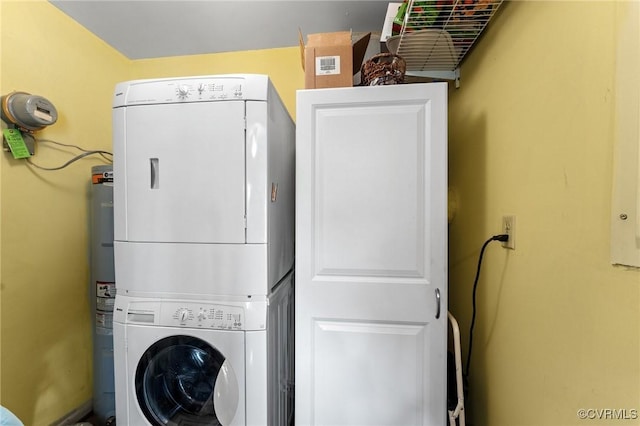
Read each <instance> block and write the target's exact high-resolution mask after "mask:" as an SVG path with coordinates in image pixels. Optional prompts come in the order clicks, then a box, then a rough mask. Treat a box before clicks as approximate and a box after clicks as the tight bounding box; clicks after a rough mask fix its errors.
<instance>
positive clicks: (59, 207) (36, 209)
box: [0, 0, 304, 426]
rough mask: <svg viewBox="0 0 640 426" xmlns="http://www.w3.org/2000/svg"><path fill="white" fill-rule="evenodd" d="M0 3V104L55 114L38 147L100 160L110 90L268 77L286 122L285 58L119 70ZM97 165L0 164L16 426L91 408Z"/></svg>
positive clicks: (76, 34) (41, 17)
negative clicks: (228, 76) (161, 82)
mask: <svg viewBox="0 0 640 426" xmlns="http://www.w3.org/2000/svg"><path fill="white" fill-rule="evenodd" d="M0 1H1V2H0V19H1V20H0V30H1V33H0V35H1V41H2V44H1V48H2V51H1V57H0V58H1V64H0V65H1V79H0V86H1V87H0V93H2V94H6V93H9V92H11V91H12V90H21V91H26V92H30V93H34V94H38V95H41V96H44V97H45V98H47V99H49V100H50V101H51V102H52V103H53V104H54V105H55V106H56V108H57V110H58V112H59V119H58V122H57V123H56V124H54V125H53V126H50V127H48V128H47V129H45V130H43V131H41V132H39V133H38V136H39V137H41V138H48V139H54V140H57V141H60V142H63V143H72V144H77V145H80V146H82V147H84V148H87V149H103V150H108V151H110V150H111V99H112V94H113V87H114V85H115V84H116V83H117V82H119V81H124V80H129V79H139V78H157V77H167V76H183V75H201V74H222V73H236V72H238V73H260V74H268V75H270V77H271V78H272V80H273V82H274V85H275V87H276V89H277V90H278V92H279V93H280V96H281V97H282V98H283V101H284V102H285V104H286V106H287V108H288V109H289V112H290V113H291V115H292V116H293V115H294V114H295V91H296V90H297V89H299V88H301V87H302V86H303V85H304V76H303V73H302V71H301V66H300V59H299V49H298V48H297V47H292V48H285V49H273V50H266V51H251V52H241V53H226V54H218V55H194V56H187V57H177V58H160V59H152V60H140V61H130V60H128V59H127V58H125V57H124V56H122V55H121V54H119V53H117V52H116V51H115V50H113V49H112V48H111V47H110V46H108V45H107V44H106V43H104V42H103V41H101V40H99V39H98V38H96V37H95V36H93V35H92V34H91V33H89V32H88V31H87V30H86V29H84V28H83V27H81V26H80V25H78V24H77V23H76V22H75V21H73V20H72V19H70V18H69V17H68V16H66V15H65V14H63V13H61V12H60V11H59V10H58V9H57V8H55V7H54V6H52V5H51V4H49V3H47V2H45V1H36V2H22V1H19V2H14V1H8V0H0ZM27 24H28V25H27ZM72 153H73V155H75V154H76V153H77V152H73V151H69V150H59V149H54V148H52V147H51V146H50V145H48V144H40V145H38V152H37V154H36V156H35V157H34V158H33V161H34V162H36V163H38V164H41V165H44V166H58V165H60V164H62V163H64V162H65V161H67V160H69V159H70V158H71V157H72ZM97 164H103V162H102V161H100V160H99V159H98V158H90V159H84V160H80V161H78V162H76V163H74V164H72V165H71V166H69V167H68V168H66V169H63V170H62V171H57V172H44V171H39V170H35V169H33V168H30V167H28V166H27V165H26V164H25V163H24V161H16V160H13V159H12V157H11V156H10V155H9V154H7V153H5V154H3V155H2V159H1V162H0V194H1V195H2V199H1V201H2V208H1V210H0V215H1V216H0V217H1V218H2V222H1V226H0V238H1V240H0V247H1V248H2V251H1V256H2V257H1V258H0V265H2V275H0V278H1V287H0V290H1V292H0V297H1V307H2V309H1V311H0V338H1V341H0V403H1V404H2V405H3V406H6V407H7V408H9V409H10V410H11V411H13V412H14V413H15V414H16V415H17V416H18V417H20V419H21V420H23V422H24V423H25V425H30V426H31V425H35V426H39V425H48V424H50V423H51V422H52V421H55V420H56V419H59V418H60V417H62V416H63V415H65V414H66V413H68V412H70V411H71V410H73V409H75V408H77V407H79V406H80V405H82V404H83V403H84V402H86V401H88V400H89V399H90V398H91V391H92V389H91V386H92V385H91V380H92V371H91V362H92V355H91V345H92V343H91V327H90V312H89V302H88V282H89V270H88V234H87V228H88V224H87V207H88V206H87V203H88V198H87V195H88V179H89V178H90V172H91V167H92V166H93V165H97Z"/></svg>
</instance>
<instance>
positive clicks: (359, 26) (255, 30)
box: [49, 0, 388, 59]
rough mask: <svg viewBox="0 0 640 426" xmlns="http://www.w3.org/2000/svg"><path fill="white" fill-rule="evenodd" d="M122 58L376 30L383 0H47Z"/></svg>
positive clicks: (265, 44)
mask: <svg viewBox="0 0 640 426" xmlns="http://www.w3.org/2000/svg"><path fill="white" fill-rule="evenodd" d="M49 1H50V3H52V4H53V5H54V6H55V7H57V8H58V9H60V10H61V11H62V12H64V13H65V14H67V15H69V16H70V17H71V18H73V19H74V20H75V21H77V22H78V23H80V24H81V25H82V26H84V27H85V28H87V29H88V30H89V31H91V32H92V33H94V34H95V35H97V36H98V37H100V38H101V39H102V40H104V41H105V42H106V43H108V44H109V45H111V46H112V47H113V48H115V49H116V50H118V51H119V52H121V53H122V54H123V55H125V56H126V57H128V58H129V59H144V58H158V57H166V56H181V55H195V54H206V53H220V52H233V51H242V50H257V49H269V48H278V47H290V46H297V45H298V28H300V29H301V30H302V33H303V34H304V35H305V36H306V34H310V33H318V32H332V31H344V30H352V31H353V32H369V31H371V32H377V33H379V32H380V31H381V30H382V25H383V21H384V18H385V14H386V10H387V5H388V1H387V0H356V1H340V0H324V1H312V0H297V1H294V0H289V1H268V0H259V1H245V0H235V1H233V0H232V1H223V0H200V1H191V0H172V1H166V0H165V1H156V0H124V1H121V0H49Z"/></svg>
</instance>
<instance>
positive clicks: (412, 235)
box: [295, 83, 447, 426]
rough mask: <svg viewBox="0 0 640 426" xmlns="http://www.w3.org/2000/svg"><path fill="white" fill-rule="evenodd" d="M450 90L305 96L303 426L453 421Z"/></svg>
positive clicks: (300, 241)
mask: <svg viewBox="0 0 640 426" xmlns="http://www.w3.org/2000/svg"><path fill="white" fill-rule="evenodd" d="M446 90H447V89H446V84H444V83H432V84H412V85H399V86H378V87H356V88H346V89H324V90H301V91H299V92H298V94H297V129H296V132H297V142H296V153H297V154H296V290H295V301H296V308H295V311H296V313H295V318H296V331H295V336H296V343H295V345H296V348H295V349H296V355H295V375H296V386H295V398H296V399H295V413H296V415H295V418H296V424H299V425H360V426H362V425H395V426H397V425H403V426H407V425H443V424H446V371H447V368H446V359H447V356H446V347H447V346H446V342H447V323H446V321H447V278H446V277H447V272H446V265H447V262H446V259H447V237H446V232H447V212H446V205H447V203H446V194H447V191H446V189H447V156H446V149H447V147H446V140H447V139H446V138H447V136H446V109H447V100H446V96H447V92H446Z"/></svg>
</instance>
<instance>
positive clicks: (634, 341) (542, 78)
mask: <svg viewBox="0 0 640 426" xmlns="http://www.w3.org/2000/svg"><path fill="white" fill-rule="evenodd" d="M617 5H624V3H623V2H604V1H602V2H574V1H570V2H559V1H544V2H524V1H523V2H509V3H508V4H505V5H504V8H503V9H502V11H501V13H500V14H499V15H498V16H497V17H496V19H495V20H494V21H493V22H492V24H491V25H490V28H489V29H488V31H487V33H485V36H484V37H483V38H482V40H481V42H480V43H479V44H478V45H477V46H476V48H475V49H474V51H473V52H472V53H471V55H470V56H469V57H468V58H467V60H466V61H465V63H464V65H463V68H462V87H461V88H460V89H459V90H452V91H451V93H450V109H449V112H450V122H449V154H450V159H449V165H450V170H449V176H450V185H451V186H452V187H454V188H455V189H456V190H457V192H458V194H459V200H460V209H459V211H458V214H457V216H456V217H455V218H454V220H453V222H452V224H451V225H450V259H449V261H450V293H451V299H450V309H451V311H452V312H453V314H454V315H455V316H456V317H457V318H458V320H459V321H460V323H461V325H462V326H463V339H464V342H463V348H464V350H465V351H466V347H467V344H466V339H467V336H468V332H467V329H468V324H469V320H470V317H471V288H472V284H473V278H474V275H475V270H476V262H477V258H478V255H479V251H480V247H481V246H482V244H483V242H484V241H485V240H486V239H487V238H489V237H490V236H492V235H495V234H498V233H500V226H501V217H502V215H505V214H514V215H516V217H517V235H516V238H517V240H516V245H517V247H516V250H515V251H508V250H506V249H503V248H502V247H501V246H500V243H497V242H495V243H492V244H491V245H490V246H489V247H488V249H487V251H486V254H485V260H484V264H483V267H482V277H481V281H480V284H479V290H478V309H479V311H478V315H477V326H476V331H475V333H474V345H473V361H472V365H471V380H470V395H469V398H468V401H467V402H468V406H467V409H468V413H467V415H468V416H470V417H471V419H472V421H473V424H474V425H477V426H481V425H490V426H500V425H505V426H508V425H571V424H576V425H577V424H585V422H586V423H590V424H607V423H608V422H606V421H603V420H600V419H597V420H596V419H594V420H591V421H588V420H580V419H579V418H578V416H577V410H578V409H580V408H585V409H590V408H591V409H606V408H610V409H627V410H628V411H627V417H634V415H633V412H630V411H629V410H631V409H635V410H638V409H640V405H639V402H640V368H639V367H640V350H639V349H640V347H639V337H640V303H639V302H640V298H639V288H640V271H639V270H628V269H625V268H620V267H614V266H612V265H610V263H609V247H610V245H609V244H610V211H611V210H610V209H611V188H612V175H613V168H612V167H613V147H614V143H615V140H614V137H615V135H614V118H615V116H614V105H615V99H614V94H615V92H614V91H615V80H614V76H615V61H614V60H615V52H616V48H615V43H616V37H617V31H616V30H617V27H618V23H617V22H616V7H617ZM633 53H634V54H637V52H633ZM465 354H466V352H465ZM636 413H637V414H639V415H640V413H638V412H637V411H636ZM591 415H592V416H593V415H596V414H594V413H593V412H591ZM610 423H611V424H640V420H638V419H629V420H611V421H610Z"/></svg>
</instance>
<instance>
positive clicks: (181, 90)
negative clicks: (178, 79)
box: [178, 84, 189, 99]
mask: <svg viewBox="0 0 640 426" xmlns="http://www.w3.org/2000/svg"><path fill="white" fill-rule="evenodd" d="M187 96H189V86H187V85H184V84H182V85H180V86H178V97H179V98H180V99H186V98H187Z"/></svg>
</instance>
